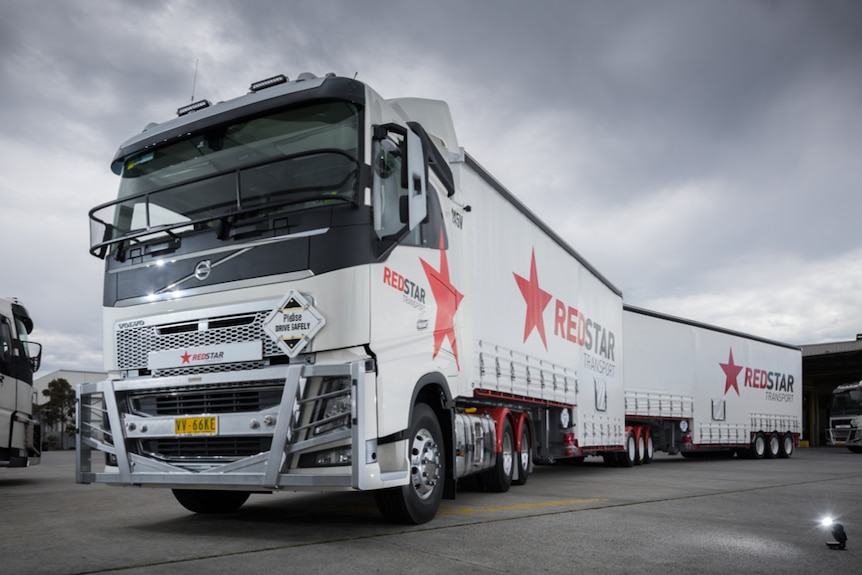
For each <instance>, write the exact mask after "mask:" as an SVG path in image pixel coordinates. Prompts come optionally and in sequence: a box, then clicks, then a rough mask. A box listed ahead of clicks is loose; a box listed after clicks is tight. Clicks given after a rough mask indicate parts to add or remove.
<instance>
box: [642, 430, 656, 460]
mask: <svg viewBox="0 0 862 575" xmlns="http://www.w3.org/2000/svg"><path fill="white" fill-rule="evenodd" d="M653 457H655V444H654V443H653V440H652V433H650V432H649V431H647V432H646V451H645V452H644V465H647V464H649V463H652V459H653Z"/></svg>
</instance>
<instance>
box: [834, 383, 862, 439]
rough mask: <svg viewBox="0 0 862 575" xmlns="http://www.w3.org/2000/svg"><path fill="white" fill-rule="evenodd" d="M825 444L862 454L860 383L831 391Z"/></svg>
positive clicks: (846, 384)
mask: <svg viewBox="0 0 862 575" xmlns="http://www.w3.org/2000/svg"><path fill="white" fill-rule="evenodd" d="M826 444H827V445H835V446H840V445H843V446H844V447H846V448H847V449H849V450H850V451H852V452H853V453H862V381H856V382H853V383H845V384H844V385H839V386H838V387H836V388H835V389H834V390H832V407H831V409H830V410H829V429H827V430H826Z"/></svg>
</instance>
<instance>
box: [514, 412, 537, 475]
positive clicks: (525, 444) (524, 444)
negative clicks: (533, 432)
mask: <svg viewBox="0 0 862 575" xmlns="http://www.w3.org/2000/svg"><path fill="white" fill-rule="evenodd" d="M520 446H521V447H520V449H519V450H518V476H517V477H515V478H513V479H512V483H514V484H515V485H524V484H525V483H527V478H528V477H529V476H530V460H531V459H532V457H533V446H532V445H530V430H529V429H527V422H526V421H524V423H523V424H522V425H521V441H520Z"/></svg>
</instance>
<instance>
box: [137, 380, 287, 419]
mask: <svg viewBox="0 0 862 575" xmlns="http://www.w3.org/2000/svg"><path fill="white" fill-rule="evenodd" d="M283 389H284V383H283V382H280V383H272V384H269V385H259V386H243V387H234V388H230V389H211V388H202V389H188V390H180V391H177V390H171V391H166V392H156V393H151V394H142V395H136V396H133V397H131V398H129V402H130V404H131V408H132V411H133V412H134V413H136V414H138V415H149V416H174V415H187V414H190V413H211V414H219V413H244V412H255V411H263V410H265V409H270V408H273V407H275V406H277V405H278V404H279V403H280V402H281V395H282V391H283Z"/></svg>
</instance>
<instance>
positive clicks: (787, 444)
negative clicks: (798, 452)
mask: <svg viewBox="0 0 862 575" xmlns="http://www.w3.org/2000/svg"><path fill="white" fill-rule="evenodd" d="M794 445H795V442H794V441H793V434H792V433H785V434H784V436H783V437H782V438H781V452H780V453H779V454H778V456H779V457H782V458H785V459H786V458H788V457H791V456H792V455H793V448H794Z"/></svg>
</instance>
